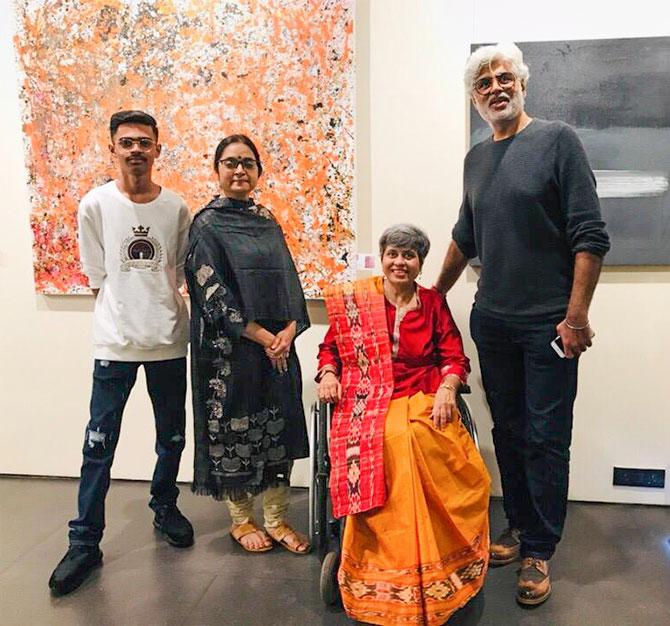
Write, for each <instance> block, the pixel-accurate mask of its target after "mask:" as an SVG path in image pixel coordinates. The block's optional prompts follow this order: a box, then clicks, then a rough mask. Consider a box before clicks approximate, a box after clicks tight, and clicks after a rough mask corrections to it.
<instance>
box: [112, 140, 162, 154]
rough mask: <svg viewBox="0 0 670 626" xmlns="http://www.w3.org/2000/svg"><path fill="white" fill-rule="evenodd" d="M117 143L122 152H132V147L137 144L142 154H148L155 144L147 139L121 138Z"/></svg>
mask: <svg viewBox="0 0 670 626" xmlns="http://www.w3.org/2000/svg"><path fill="white" fill-rule="evenodd" d="M118 143H119V146H121V148H123V149H124V150H132V147H133V146H134V145H135V144H137V147H138V148H139V149H140V150H141V151H142V152H148V151H149V150H151V148H153V147H154V145H155V144H156V142H155V141H154V140H153V139H149V138H148V137H121V138H120V139H119V141H118Z"/></svg>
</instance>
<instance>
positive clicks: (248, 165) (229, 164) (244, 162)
mask: <svg viewBox="0 0 670 626" xmlns="http://www.w3.org/2000/svg"><path fill="white" fill-rule="evenodd" d="M219 163H222V164H223V167H225V168H226V169H227V170H236V169H237V168H238V166H240V165H241V166H242V167H243V168H244V169H245V170H247V171H251V170H253V169H255V168H256V159H251V158H249V157H247V158H245V159H238V158H237V157H227V158H225V159H221V160H220V161H219Z"/></svg>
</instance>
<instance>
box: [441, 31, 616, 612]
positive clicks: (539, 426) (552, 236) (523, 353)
mask: <svg viewBox="0 0 670 626" xmlns="http://www.w3.org/2000/svg"><path fill="white" fill-rule="evenodd" d="M528 76H529V72H528V67H527V66H526V65H525V64H524V62H523V55H522V53H521V50H519V48H518V47H517V46H515V45H514V44H507V45H500V44H499V45H497V46H485V47H482V48H479V49H478V50H476V51H475V52H474V53H473V54H472V55H471V57H470V59H469V60H468V63H467V65H466V70H465V83H466V88H467V89H468V91H469V93H470V96H471V99H472V103H473V105H474V106H475V108H476V109H477V111H478V112H479V114H480V115H481V116H482V118H483V119H484V120H485V121H486V122H487V123H488V124H489V126H490V127H491V129H492V131H493V135H492V136H491V137H490V138H489V139H487V140H485V141H483V142H481V143H479V144H477V145H476V146H474V147H473V148H472V149H471V150H470V152H469V153H468V155H467V156H466V158H465V171H464V183H463V186H464V189H463V203H462V205H461V210H460V214H459V218H458V221H457V223H456V226H455V227H454V230H453V233H452V237H453V240H452V242H451V244H450V246H449V249H448V251H447V255H446V258H445V260H444V264H443V267H442V271H441V273H440V276H439V279H438V281H437V284H436V289H437V290H438V291H440V292H441V293H446V292H447V291H448V290H449V289H450V288H451V286H452V285H453V284H454V283H455V282H456V280H457V279H458V277H459V276H460V275H461V273H462V272H463V270H464V269H465V267H466V265H467V263H468V259H471V258H473V257H479V260H480V262H481V274H480V278H479V282H478V290H477V294H476V296H475V303H474V307H473V309H472V314H471V319H470V331H471V334H472V338H473V340H474V341H475V344H476V345H477V351H478V353H479V362H480V368H481V372H482V380H483V383H484V390H485V392H486V398H487V400H488V403H489V406H490V408H491V413H492V416H493V422H494V428H493V441H494V444H495V450H496V458H497V460H498V466H499V469H500V476H501V481H502V488H503V500H504V508H505V514H506V516H507V518H508V522H509V527H508V528H507V530H506V531H505V532H503V533H502V535H501V536H500V537H498V538H496V539H494V540H493V541H492V544H491V564H492V565H505V564H507V563H511V562H513V561H515V560H516V559H517V558H518V557H519V556H520V557H521V559H522V561H521V569H520V572H519V578H518V585H517V596H516V597H517V600H518V601H519V602H520V603H522V604H531V605H532V604H540V603H541V602H544V601H545V600H546V599H547V598H548V597H549V594H550V593H551V583H550V578H549V567H548V560H549V559H550V558H551V556H552V555H553V553H554V550H555V548H556V544H557V543H558V541H559V540H560V538H561V533H562V531H563V523H564V520H565V513H566V505H567V496H568V471H569V461H570V440H571V434H572V408H573V404H574V400H575V395H576V392H577V363H578V358H577V357H579V355H580V354H581V353H582V352H584V351H585V350H586V349H587V348H588V347H590V346H591V341H592V338H593V331H592V330H591V327H590V325H589V320H588V310H589V305H590V302H591V298H592V296H593V291H594V289H595V286H596V283H597V282H598V276H599V274H600V268H601V265H602V258H603V256H604V255H605V254H606V252H607V251H608V249H609V238H608V235H607V232H606V231H605V224H604V223H603V221H602V219H601V216H600V205H599V202H598V196H597V195H596V186H595V179H594V176H593V172H592V171H591V168H590V166H589V163H588V160H587V158H586V154H585V152H584V149H583V147H582V145H581V143H580V141H579V139H578V137H577V135H576V133H575V131H574V130H573V129H572V128H570V127H569V126H568V125H566V124H564V123H562V122H547V121H543V120H538V119H532V118H531V117H530V116H529V115H528V114H527V113H526V112H525V110H524V96H525V92H526V87H527V83H528ZM556 337H560V341H561V342H562V351H563V353H564V355H565V357H564V358H562V357H561V356H559V352H560V349H559V350H556V349H555V348H554V347H552V345H551V344H552V342H553V341H554V339H555V338H556Z"/></svg>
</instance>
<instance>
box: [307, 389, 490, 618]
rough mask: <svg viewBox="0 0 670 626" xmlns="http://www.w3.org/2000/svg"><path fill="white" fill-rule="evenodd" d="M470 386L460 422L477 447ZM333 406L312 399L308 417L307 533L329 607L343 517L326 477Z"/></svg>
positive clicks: (335, 597)
mask: <svg viewBox="0 0 670 626" xmlns="http://www.w3.org/2000/svg"><path fill="white" fill-rule="evenodd" d="M468 393H470V388H469V387H468V386H467V385H463V386H462V387H461V389H460V391H459V394H458V397H457V403H458V410H459V412H460V414H461V421H462V422H463V425H464V426H465V428H466V430H467V431H468V433H470V436H471V437H472V439H473V441H474V442H475V445H476V446H477V448H479V437H478V435H477V426H476V425H475V422H474V420H473V419H472V414H471V413H470V408H469V407H468V404H467V402H466V401H465V399H464V398H463V395H464V394H468ZM331 417H332V405H330V404H325V403H323V402H321V403H320V402H315V403H314V404H313V405H312V411H311V416H310V442H311V450H310V477H309V478H310V481H309V535H310V541H311V543H312V549H313V550H314V552H315V553H316V554H317V556H318V557H319V560H320V561H321V575H320V578H319V594H320V596H321V600H322V601H323V603H324V604H326V605H328V606H331V605H334V604H337V603H338V602H339V601H340V590H339V586H338V583H337V570H338V569H339V567H340V550H341V545H342V533H343V531H344V519H335V518H334V517H333V511H332V505H331V501H330V495H329V492H328V480H329V477H330V457H329V455H328V442H329V440H330V422H331Z"/></svg>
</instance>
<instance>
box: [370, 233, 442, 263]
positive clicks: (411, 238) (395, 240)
mask: <svg viewBox="0 0 670 626" xmlns="http://www.w3.org/2000/svg"><path fill="white" fill-rule="evenodd" d="M389 246H394V247H396V248H409V249H410V250H414V252H416V254H417V256H418V257H419V262H420V263H421V265H423V262H424V260H425V258H426V256H428V251H429V250H430V239H428V235H426V233H424V232H423V231H422V230H421V229H420V228H418V227H417V226H414V225H413V224H395V225H393V226H389V227H388V228H387V229H386V230H385V231H384V232H383V233H382V236H381V237H380V238H379V255H380V256H384V252H385V251H386V248H388V247H389Z"/></svg>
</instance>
